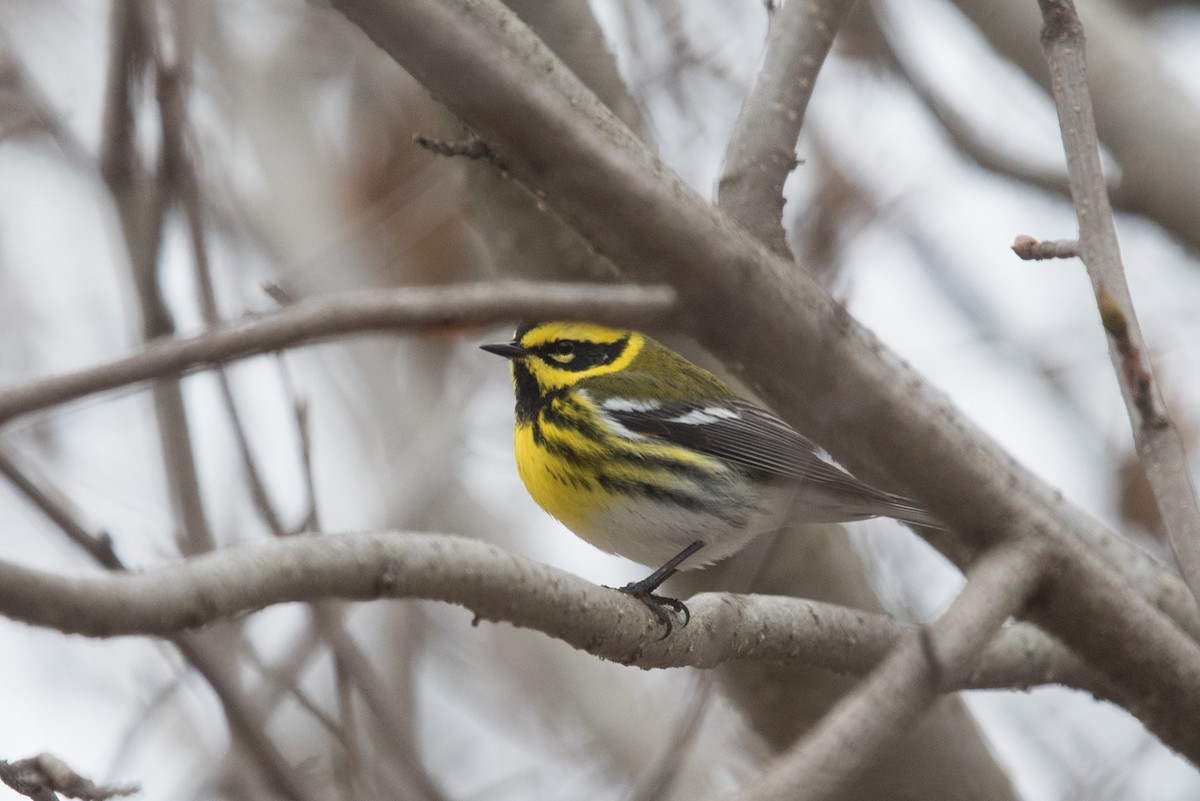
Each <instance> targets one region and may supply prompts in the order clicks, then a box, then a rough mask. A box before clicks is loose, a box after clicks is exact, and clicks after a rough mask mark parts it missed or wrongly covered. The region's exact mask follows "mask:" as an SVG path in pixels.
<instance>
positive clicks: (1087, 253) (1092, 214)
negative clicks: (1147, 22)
mask: <svg viewBox="0 0 1200 801" xmlns="http://www.w3.org/2000/svg"><path fill="white" fill-rule="evenodd" d="M1039 6H1040V7H1041V10H1042V17H1043V20H1044V26H1043V28H1042V47H1043V49H1044V50H1045V54H1046V61H1047V64H1048V65H1049V67H1050V85H1051V90H1052V93H1053V95H1054V104H1055V106H1056V107H1057V108H1058V116H1059V127H1060V128H1061V130H1062V138H1063V148H1064V150H1065V151H1066V157H1067V174H1068V177H1069V179H1070V184H1071V197H1072V199H1073V200H1074V202H1075V209H1076V214H1077V215H1078V218H1079V256H1080V258H1081V259H1083V263H1084V264H1085V265H1086V266H1087V270H1088V276H1089V277H1090V278H1091V280H1092V289H1093V290H1094V291H1095V293H1096V302H1097V306H1098V307H1099V310H1100V317H1101V320H1102V322H1103V324H1104V329H1105V330H1106V331H1107V332H1108V334H1109V337H1108V339H1109V355H1110V356H1111V357H1112V362H1113V367H1114V369H1115V370H1116V373H1117V377H1118V379H1119V383H1120V385H1121V394H1122V395H1123V396H1124V398H1125V405H1126V407H1127V409H1128V410H1129V423H1130V426H1131V427H1132V428H1133V437H1134V441H1135V442H1136V443H1137V451H1138V455H1139V456H1140V457H1141V460H1142V465H1143V466H1144V467H1145V469H1146V477H1147V478H1148V479H1149V480H1150V486H1151V488H1152V489H1153V491H1154V498H1155V500H1156V501H1157V502H1158V508H1159V511H1160V512H1161V514H1162V520H1163V525H1164V527H1165V529H1166V531H1167V536H1168V539H1169V540H1170V542H1171V548H1172V550H1173V551H1174V552H1175V559H1176V561H1177V562H1178V563H1179V568H1180V571H1181V572H1182V573H1183V577H1184V580H1185V581H1187V583H1188V586H1189V587H1190V588H1191V590H1192V595H1193V596H1195V597H1196V598H1197V599H1200V503H1197V500H1196V491H1195V486H1194V484H1193V482H1192V477H1191V473H1190V471H1189V469H1188V454H1187V450H1186V448H1185V447H1184V444H1183V440H1182V438H1181V437H1180V436H1179V430H1178V429H1177V428H1176V427H1175V425H1174V423H1173V422H1171V419H1170V418H1169V417H1168V416H1167V414H1166V405H1165V403H1164V401H1163V397H1162V393H1161V392H1160V390H1159V388H1158V384H1157V382H1156V381H1155V380H1154V374H1153V372H1152V371H1151V368H1150V360H1149V359H1148V358H1147V357H1146V346H1145V340H1144V338H1143V337H1142V331H1141V327H1140V326H1139V325H1138V320H1137V315H1136V313H1135V312H1134V308H1133V299H1132V298H1131V297H1130V294H1129V286H1128V284H1127V283H1126V281H1125V268H1124V266H1123V265H1122V263H1121V251H1120V246H1119V245H1118V243H1117V231H1116V226H1115V224H1114V222H1113V215H1112V208H1111V207H1110V206H1109V202H1108V192H1107V189H1106V187H1105V183H1104V170H1103V167H1102V165H1101V161H1100V142H1099V139H1098V137H1097V134H1096V122H1095V118H1094V115H1093V112H1092V99H1091V93H1090V91H1089V89H1088V83H1087V64H1086V56H1085V51H1084V35H1083V26H1082V24H1081V23H1080V21H1079V16H1078V15H1077V14H1076V12H1075V4H1074V2H1073V1H1072V0H1039Z"/></svg>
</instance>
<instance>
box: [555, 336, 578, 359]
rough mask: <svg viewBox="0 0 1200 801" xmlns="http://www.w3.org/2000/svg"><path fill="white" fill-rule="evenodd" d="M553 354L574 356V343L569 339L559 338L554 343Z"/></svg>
mask: <svg viewBox="0 0 1200 801" xmlns="http://www.w3.org/2000/svg"><path fill="white" fill-rule="evenodd" d="M554 355H555V356H574V355H575V343H574V342H572V341H571V340H569V339H560V340H559V341H558V342H557V343H556V344H555V345H554Z"/></svg>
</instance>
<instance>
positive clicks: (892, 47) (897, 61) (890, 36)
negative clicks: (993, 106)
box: [871, 0, 1069, 197]
mask: <svg viewBox="0 0 1200 801" xmlns="http://www.w3.org/2000/svg"><path fill="white" fill-rule="evenodd" d="M890 6H891V4H889V3H883V2H879V0H876V1H875V2H872V3H871V10H872V12H873V13H874V15H875V19H876V20H877V21H878V23H879V30H880V31H881V32H882V33H883V36H882V41H883V44H884V46H885V47H886V48H887V54H888V56H890V59H891V64H892V65H893V66H894V67H895V69H896V71H897V72H898V73H899V75H900V77H901V78H903V79H904V81H906V82H907V83H908V85H909V87H910V88H911V89H912V90H913V93H914V94H915V95H916V96H917V99H918V100H920V101H921V103H922V104H924V106H925V109H926V110H927V111H928V112H929V113H930V114H931V115H933V118H934V119H935V120H936V121H937V122H938V124H939V125H941V126H942V130H943V131H945V133H946V135H947V136H949V137H950V141H951V143H952V144H953V145H954V147H955V148H957V150H958V151H959V152H960V153H962V154H963V155H964V156H966V157H967V158H969V159H971V160H972V161H974V162H975V163H976V164H978V165H979V166H980V167H982V168H983V169H985V170H988V171H989V172H993V173H995V174H997V175H1000V176H1003V177H1005V178H1010V179H1012V180H1014V181H1017V182H1019V183H1023V184H1028V185H1029V186H1033V187H1037V188H1038V189H1042V190H1044V191H1046V192H1051V193H1053V194H1056V195H1060V196H1063V197H1065V196H1067V195H1068V193H1069V189H1068V186H1067V176H1066V173H1064V172H1063V171H1062V170H1053V169H1039V168H1038V167H1036V166H1034V165H1033V164H1031V163H1030V162H1029V161H1028V160H1027V159H1023V158H1021V157H1020V156H1017V155H1014V154H1012V153H1009V152H1008V151H1006V150H1005V149H1004V148H1002V147H1000V146H998V145H996V144H993V142H991V141H990V140H989V139H988V138H987V136H985V135H984V134H983V133H982V132H981V131H980V130H979V129H978V128H977V126H975V125H973V124H972V123H971V122H970V121H969V120H968V119H966V117H965V116H964V115H963V114H961V113H960V112H959V111H958V110H957V109H956V108H954V106H953V105H952V104H951V103H950V102H949V101H947V100H946V99H944V98H943V97H941V96H940V95H939V94H938V92H937V89H936V88H935V87H934V86H933V84H932V82H930V81H929V80H927V79H926V78H925V76H924V75H922V74H921V73H920V72H919V71H917V70H916V69H914V68H913V67H912V65H911V64H910V63H909V62H910V59H909V58H908V57H907V56H906V55H905V54H904V52H903V51H902V49H901V48H900V47H899V46H898V44H897V40H898V39H899V35H898V33H897V32H896V26H895V24H894V23H893V21H892V14H893V13H894V12H893V11H892V10H891V7H890Z"/></svg>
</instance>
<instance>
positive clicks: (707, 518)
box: [575, 484, 794, 570]
mask: <svg viewBox="0 0 1200 801" xmlns="http://www.w3.org/2000/svg"><path fill="white" fill-rule="evenodd" d="M741 489H742V490H743V502H742V504H740V506H741V514H740V515H733V514H730V515H729V517H731V518H732V517H740V518H741V520H742V521H744V522H741V523H734V522H732V521H729V520H723V519H721V518H719V517H715V516H713V515H712V514H709V513H705V512H701V511H693V510H691V509H687V508H685V507H682V506H677V505H673V504H663V503H655V502H653V501H648V500H644V499H634V498H630V497H623V498H617V499H615V500H614V501H613V502H612V503H610V504H607V505H605V506H603V507H601V508H599V509H594V510H592V511H591V512H590V513H589V515H588V519H587V521H586V523H585V524H584V525H582V526H579V527H578V528H577V529H576V530H575V533H576V534H578V535H579V536H580V537H582V538H583V539H585V540H587V541H588V542H590V543H591V544H592V545H595V546H596V547H597V548H600V549H601V550H604V551H608V552H609V553H615V554H618V555H619V556H624V557H625V558H627V559H632V560H633V561H635V562H638V563H640V564H643V565H646V566H647V567H652V568H657V567H659V566H661V565H662V564H663V563H665V562H667V561H668V560H669V559H671V558H672V557H674V556H675V555H676V554H678V553H679V552H680V551H682V550H683V549H684V548H686V547H687V546H689V545H691V544H692V543H693V542H695V541H697V540H700V541H702V542H703V543H704V547H703V548H701V549H700V551H698V552H697V553H696V555H695V556H693V557H691V558H690V559H688V560H687V562H685V563H684V564H683V565H682V566H681V567H680V569H681V570H690V569H692V568H697V567H702V566H704V565H707V564H711V563H713V562H717V561H720V560H721V559H725V558H727V557H729V556H732V555H733V554H735V553H737V552H738V551H740V550H741V549H742V548H744V547H745V546H746V545H747V544H748V543H749V542H750V540H752V539H754V538H755V537H757V536H758V535H760V534H765V533H767V532H769V531H773V530H774V529H775V528H776V527H777V525H778V522H779V518H780V516H781V514H782V513H783V511H784V510H785V507H786V501H787V498H788V497H789V496H790V495H791V494H792V492H793V489H794V488H792V487H790V486H780V487H773V488H768V489H767V490H765V491H762V492H755V491H754V490H752V489H751V487H750V486H749V485H748V484H747V485H746V486H745V487H742V488H741Z"/></svg>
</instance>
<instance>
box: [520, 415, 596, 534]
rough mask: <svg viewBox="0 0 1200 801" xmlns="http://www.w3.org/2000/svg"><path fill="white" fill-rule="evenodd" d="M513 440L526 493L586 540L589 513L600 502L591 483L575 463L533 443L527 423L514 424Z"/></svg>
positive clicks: (531, 429)
mask: <svg viewBox="0 0 1200 801" xmlns="http://www.w3.org/2000/svg"><path fill="white" fill-rule="evenodd" d="M515 444H516V455H517V472H518V473H519V474H520V476H521V480H522V481H524V482H525V489H527V490H528V491H529V495H530V496H531V497H532V498H533V499H534V500H535V501H537V504H538V506H540V507H542V508H543V509H545V510H546V511H547V512H549V513H550V514H551V515H553V516H554V517H555V518H556V519H557V520H558V521H559V522H561V523H562V524H563V525H564V526H566V527H567V528H569V529H571V531H573V532H575V533H576V534H577V535H579V536H580V537H582V538H583V539H585V540H590V539H591V538H590V537H589V536H588V533H589V526H588V525H587V521H588V517H589V513H590V512H592V511H593V510H594V509H595V508H596V507H597V506H598V505H601V504H603V502H604V501H603V498H602V496H601V495H600V494H599V493H597V487H596V485H595V483H594V482H593V481H590V480H589V479H588V478H587V477H586V476H583V475H581V474H580V472H579V467H578V465H574V464H571V463H569V462H567V461H566V460H564V459H562V458H561V457H559V456H555V455H554V454H552V453H550V452H549V451H547V450H546V449H545V448H542V447H540V446H538V445H537V444H535V443H534V440H533V425H532V424H530V423H525V424H522V425H518V426H517V430H516V443H515Z"/></svg>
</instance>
